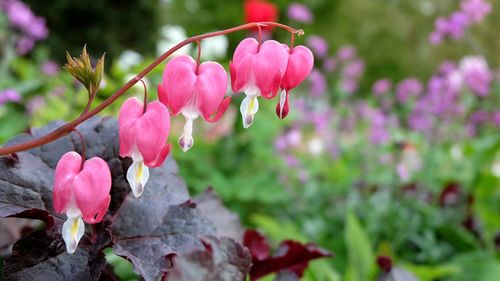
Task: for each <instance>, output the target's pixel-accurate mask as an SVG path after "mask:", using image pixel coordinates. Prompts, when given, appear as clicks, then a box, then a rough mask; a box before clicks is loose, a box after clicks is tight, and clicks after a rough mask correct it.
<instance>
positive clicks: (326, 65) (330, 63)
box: [323, 57, 337, 72]
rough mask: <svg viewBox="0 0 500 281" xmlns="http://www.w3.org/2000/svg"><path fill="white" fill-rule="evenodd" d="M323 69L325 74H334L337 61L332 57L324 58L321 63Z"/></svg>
mask: <svg viewBox="0 0 500 281" xmlns="http://www.w3.org/2000/svg"><path fill="white" fill-rule="evenodd" d="M323 69H324V70H325V71H326V72H334V71H335V69H337V60H336V59H335V58H332V57H328V58H325V60H324V62H323Z"/></svg>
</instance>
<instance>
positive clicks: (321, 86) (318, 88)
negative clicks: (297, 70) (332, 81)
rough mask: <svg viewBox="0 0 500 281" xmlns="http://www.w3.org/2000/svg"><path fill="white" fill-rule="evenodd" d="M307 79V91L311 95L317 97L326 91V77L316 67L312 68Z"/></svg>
mask: <svg viewBox="0 0 500 281" xmlns="http://www.w3.org/2000/svg"><path fill="white" fill-rule="evenodd" d="M307 79H308V80H309V83H310V86H309V91H310V94H311V95H312V96H316V97H317V96H320V95H322V94H324V93H325V92H326V90H327V87H328V85H327V82H326V78H325V76H324V75H323V74H322V73H321V71H319V70H317V69H316V68H315V69H313V70H312V71H311V74H309V77H308V78H307Z"/></svg>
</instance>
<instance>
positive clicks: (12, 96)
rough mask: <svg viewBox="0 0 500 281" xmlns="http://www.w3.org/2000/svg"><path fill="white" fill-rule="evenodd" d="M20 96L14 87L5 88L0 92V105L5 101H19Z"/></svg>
mask: <svg viewBox="0 0 500 281" xmlns="http://www.w3.org/2000/svg"><path fill="white" fill-rule="evenodd" d="M21 100H22V98H21V95H20V94H19V92H17V91H16V90H15V89H5V90H3V91H1V92H0V105H3V104H5V103H7V102H21Z"/></svg>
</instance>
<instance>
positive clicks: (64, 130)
mask: <svg viewBox="0 0 500 281" xmlns="http://www.w3.org/2000/svg"><path fill="white" fill-rule="evenodd" d="M264 26H270V27H276V28H281V29H285V30H287V31H289V32H292V33H296V34H298V35H303V34H304V31H303V30H301V29H294V28H292V27H290V26H287V25H284V24H281V23H276V22H252V23H247V24H243V25H239V26H236V27H233V28H229V29H225V30H220V31H215V32H210V33H205V34H202V35H196V36H193V37H190V38H187V39H185V40H183V41H182V42H180V43H178V44H177V45H175V46H174V47H172V48H170V49H169V50H168V51H166V52H165V53H163V54H162V55H161V56H159V57H158V58H156V59H155V60H154V61H153V62H152V63H151V64H149V65H148V66H147V67H146V68H144V69H143V70H142V71H141V72H140V73H139V74H137V75H136V76H135V77H133V78H132V79H130V80H129V81H128V82H127V83H126V84H125V85H123V86H122V87H121V88H120V89H118V90H117V91H116V92H115V93H114V94H113V95H111V96H110V97H109V98H107V99H105V100H104V101H103V102H102V103H101V104H99V105H98V106H96V107H95V108H94V109H92V110H90V111H88V112H86V113H84V114H82V115H81V116H80V117H78V118H76V119H74V120H72V121H70V122H68V123H66V124H64V125H62V126H60V127H59V128H57V129H55V130H54V131H52V132H50V133H48V134H47V135H45V136H42V137H40V138H36V139H32V140H30V141H27V142H23V143H20V144H16V145H11V146H8V147H3V148H0V156H3V155H7V154H12V153H15V152H19V151H23V150H28V149H31V148H35V147H38V146H41V145H44V144H46V143H49V142H52V141H54V140H56V139H59V138H61V137H63V136H66V135H67V134H69V133H71V132H72V131H73V128H75V127H76V126H77V125H79V124H81V123H83V122H85V121H86V120H88V119H89V118H91V117H93V116H95V115H96V114H98V113H99V112H101V111H102V110H104V109H105V108H106V107H108V106H109V105H110V104H111V103H113V102H114V101H115V100H117V99H118V98H119V97H121V96H122V95H123V94H124V93H125V92H126V91H128V90H129V89H130V88H131V87H132V86H134V85H135V84H137V82H139V81H141V79H142V78H144V77H145V76H146V75H147V74H149V73H150V72H151V71H152V70H153V69H154V68H155V67H157V66H158V65H159V64H160V63H162V62H163V61H164V60H165V59H167V58H168V57H170V55H172V54H173V53H174V52H176V51H177V50H179V49H180V48H182V47H184V46H186V45H188V44H191V43H193V42H196V41H201V40H203V39H206V38H210V37H215V36H219V35H224V34H229V33H233V32H237V31H241V30H247V29H252V28H256V27H257V28H260V27H264Z"/></svg>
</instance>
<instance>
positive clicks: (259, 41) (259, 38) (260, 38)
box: [257, 25, 262, 52]
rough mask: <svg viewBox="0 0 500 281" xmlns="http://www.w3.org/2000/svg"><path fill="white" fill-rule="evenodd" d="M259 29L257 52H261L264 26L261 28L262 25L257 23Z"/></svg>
mask: <svg viewBox="0 0 500 281" xmlns="http://www.w3.org/2000/svg"><path fill="white" fill-rule="evenodd" d="M257 29H258V30H259V31H258V32H259V33H258V34H257V42H258V45H257V52H259V50H260V45H261V44H262V28H260V25H257Z"/></svg>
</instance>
